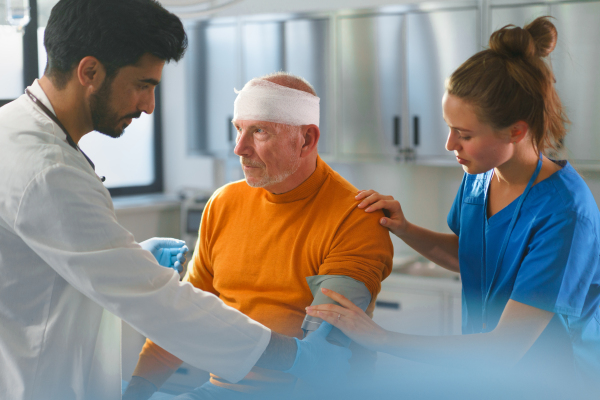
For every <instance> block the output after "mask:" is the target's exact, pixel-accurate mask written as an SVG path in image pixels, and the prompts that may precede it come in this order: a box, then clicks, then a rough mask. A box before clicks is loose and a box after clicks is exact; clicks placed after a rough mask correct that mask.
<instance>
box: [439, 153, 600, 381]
mask: <svg viewBox="0 0 600 400" xmlns="http://www.w3.org/2000/svg"><path fill="white" fill-rule="evenodd" d="M558 164H559V165H561V166H563V168H562V169H561V170H559V171H557V172H556V173H554V174H552V175H551V176H550V177H548V178H547V179H544V180H543V181H541V182H539V183H538V184H536V185H534V186H533V187H532V188H531V191H530V192H529V194H528V195H527V197H526V198H525V201H524V202H523V206H522V209H521V211H520V214H519V218H518V220H517V222H516V224H515V227H514V230H513V231H512V233H511V235H510V239H509V242H508V246H507V248H506V253H505V255H504V260H503V262H502V265H501V266H499V273H498V276H497V278H496V281H495V282H494V285H493V287H492V289H491V292H490V296H489V300H488V304H487V314H488V315H487V324H486V327H485V329H484V328H483V320H482V311H483V310H482V306H483V300H484V299H485V296H486V294H487V292H488V288H489V287H490V282H491V280H492V276H493V274H494V270H495V268H496V264H497V261H498V256H499V251H500V246H501V245H502V242H503V241H504V236H505V234H506V231H507V229H508V225H509V223H510V220H511V218H512V216H513V213H514V211H515V208H516V205H517V203H518V201H519V199H518V198H517V199H516V200H514V201H513V202H512V203H511V204H509V205H508V206H507V207H505V208H504V209H503V210H501V211H500V212H498V213H496V214H495V215H493V216H492V217H491V218H487V211H486V210H487V194H488V188H489V184H490V180H491V178H492V174H493V171H488V172H486V173H483V174H478V175H469V174H465V175H464V177H463V181H462V184H461V187H460V189H459V191H458V194H457V196H456V199H455V200H454V204H453V205H452V209H451V210H450V213H449V214H448V225H449V227H450V229H451V230H452V231H453V232H454V233H455V234H456V235H457V236H458V237H459V247H458V257H459V264H460V274H461V279H462V283H463V307H462V330H463V334H470V333H479V332H489V331H491V330H493V329H494V328H495V327H496V326H497V324H498V321H499V320H500V316H501V315H502V312H503V311H504V307H505V306H506V303H507V302H508V300H509V299H512V300H515V301H518V302H520V303H524V304H527V305H530V306H533V307H537V308H540V309H543V310H547V311H550V312H553V313H555V316H554V318H553V319H552V320H551V322H550V323H549V324H548V327H547V328H546V329H545V330H544V332H543V333H542V335H541V336H540V338H538V340H537V341H536V344H534V346H532V348H531V349H530V351H529V352H528V355H529V354H536V353H537V354H538V355H539V356H540V357H541V358H540V359H539V360H538V361H541V360H542V359H544V358H548V351H547V350H548V349H551V353H552V354H553V355H557V356H558V357H557V358H558V359H560V360H561V363H562V364H565V363H566V364H571V366H573V367H575V369H576V370H579V372H583V374H584V375H587V376H588V377H590V378H592V379H596V380H600V211H598V206H597V205H596V202H595V200H594V198H593V196H592V194H591V192H590V190H589V188H588V187H587V185H586V184H585V182H584V181H583V179H582V178H581V176H579V174H578V173H577V172H576V171H575V170H574V169H573V167H572V166H571V165H570V164H569V163H568V162H566V161H562V162H559V163H558ZM540 346H543V349H539V350H537V349H536V348H537V347H540ZM525 358H527V356H526V357H525ZM547 361H548V362H550V359H548V360H547ZM567 368H569V366H567Z"/></svg>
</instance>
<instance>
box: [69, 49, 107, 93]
mask: <svg viewBox="0 0 600 400" xmlns="http://www.w3.org/2000/svg"><path fill="white" fill-rule="evenodd" d="M76 73H77V80H78V81H79V84H81V86H84V87H86V88H88V89H90V90H91V91H92V92H95V91H96V90H98V89H99V88H100V86H102V82H104V79H106V69H105V68H104V65H102V63H101V62H100V61H99V60H98V59H97V58H96V57H92V56H87V57H84V58H82V59H81V61H79V65H78V66H77V70H76Z"/></svg>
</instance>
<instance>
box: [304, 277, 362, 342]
mask: <svg viewBox="0 0 600 400" xmlns="http://www.w3.org/2000/svg"><path fill="white" fill-rule="evenodd" d="M306 281H307V282H308V286H309V288H310V291H311V292H312V294H313V297H314V300H313V302H312V303H311V305H312V306H317V305H321V304H338V303H336V302H335V301H334V300H333V299H331V298H330V297H328V296H325V295H324V294H323V292H322V291H321V288H325V289H330V290H333V291H335V292H337V293H342V294H343V295H344V296H345V297H346V298H347V299H349V300H350V301H352V302H353V303H354V304H355V305H357V306H358V307H360V308H361V309H362V310H363V311H366V310H367V307H368V306H369V304H370V303H371V293H370V292H369V289H367V287H366V286H365V284H364V283H362V282H360V281H357V280H355V279H352V278H350V277H348V276H344V275H316V276H310V277H308V278H306ZM321 322H323V320H322V319H321V318H317V317H313V316H310V315H307V316H306V317H305V318H304V321H303V322H302V330H303V331H304V333H305V335H308V334H309V333H310V332H312V331H314V330H316V329H317V328H318V327H319V326H320V325H321ZM327 340H328V341H329V342H331V343H334V344H338V345H340V346H343V347H348V346H349V345H350V342H351V340H350V338H348V337H347V336H346V335H344V334H343V333H342V332H341V331H340V330H339V329H337V328H333V329H332V330H331V332H330V333H329V336H327Z"/></svg>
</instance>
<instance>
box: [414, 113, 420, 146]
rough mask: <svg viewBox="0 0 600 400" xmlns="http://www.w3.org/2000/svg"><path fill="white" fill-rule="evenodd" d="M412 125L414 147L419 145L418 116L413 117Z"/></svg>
mask: <svg viewBox="0 0 600 400" xmlns="http://www.w3.org/2000/svg"><path fill="white" fill-rule="evenodd" d="M413 125H414V134H415V136H414V143H415V146H418V145H419V117H418V116H416V115H415V116H414V117H413Z"/></svg>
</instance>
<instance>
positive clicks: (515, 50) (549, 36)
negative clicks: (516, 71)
mask: <svg viewBox="0 0 600 400" xmlns="http://www.w3.org/2000/svg"><path fill="white" fill-rule="evenodd" d="M557 36H558V35H557V32H556V27H555V26H554V24H553V23H552V22H550V17H539V18H537V19H535V20H534V21H533V22H531V23H530V24H528V25H526V26H525V27H523V28H520V27H516V26H514V25H506V26H505V27H503V28H502V29H499V30H497V31H496V32H494V33H493V34H492V36H491V37H490V42H489V46H490V50H492V51H493V52H496V53H498V54H499V55H502V56H504V57H509V58H512V57H525V58H532V57H539V58H544V57H547V56H548V55H549V54H550V53H552V51H553V50H554V48H555V47H556V38H557Z"/></svg>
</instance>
